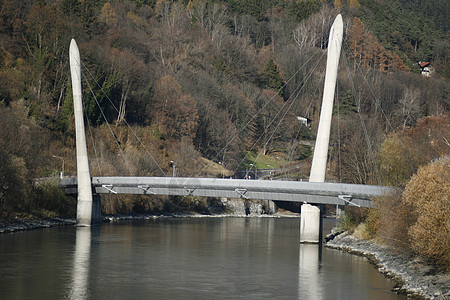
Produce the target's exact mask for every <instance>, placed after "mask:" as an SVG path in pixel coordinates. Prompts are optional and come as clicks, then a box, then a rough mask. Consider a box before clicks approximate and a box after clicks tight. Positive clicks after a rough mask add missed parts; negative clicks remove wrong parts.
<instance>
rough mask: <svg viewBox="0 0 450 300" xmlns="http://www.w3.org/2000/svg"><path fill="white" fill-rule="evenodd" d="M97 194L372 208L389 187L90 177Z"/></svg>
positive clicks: (64, 183)
mask: <svg viewBox="0 0 450 300" xmlns="http://www.w3.org/2000/svg"><path fill="white" fill-rule="evenodd" d="M60 186H61V188H62V189H63V190H64V191H65V193H67V194H76V193H77V178H64V179H62V180H61V183H60ZM92 190H93V193H97V194H138V195H174V196H199V197H215V198H221V197H223V198H242V199H259V200H274V201H290V202H307V203H313V204H314V203H315V204H334V205H353V206H358V207H371V206H372V201H371V198H373V197H377V196H381V195H383V194H386V193H388V192H389V191H391V190H392V188H391V187H385V186H373V185H360V184H344V183H329V182H325V183H324V182H301V181H281V180H244V179H222V178H220V179H219V178H187V177H92Z"/></svg>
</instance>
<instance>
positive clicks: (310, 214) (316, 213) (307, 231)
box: [300, 204, 322, 244]
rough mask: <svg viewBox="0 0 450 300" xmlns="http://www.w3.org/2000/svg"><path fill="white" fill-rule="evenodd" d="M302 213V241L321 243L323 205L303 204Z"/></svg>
mask: <svg viewBox="0 0 450 300" xmlns="http://www.w3.org/2000/svg"><path fill="white" fill-rule="evenodd" d="M300 214H301V216H300V243H314V244H317V243H320V242H321V241H322V207H321V206H315V205H311V204H303V205H302V207H301V212H300Z"/></svg>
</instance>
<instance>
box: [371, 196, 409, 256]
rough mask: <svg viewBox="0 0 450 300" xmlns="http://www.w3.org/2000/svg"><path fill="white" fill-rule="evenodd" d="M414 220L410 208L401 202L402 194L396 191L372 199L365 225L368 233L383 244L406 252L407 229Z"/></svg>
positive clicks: (407, 241) (407, 243)
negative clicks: (372, 202)
mask: <svg viewBox="0 0 450 300" xmlns="http://www.w3.org/2000/svg"><path fill="white" fill-rule="evenodd" d="M415 220H416V218H415V217H414V215H413V214H412V211H411V207H410V206H409V205H407V204H406V203H403V202H402V192H401V190H398V191H395V192H392V193H390V194H387V195H385V196H381V197H377V198H375V199H374V208H373V209H371V210H370V212H369V215H368V217H367V219H366V224H367V230H368V232H369V233H370V234H371V235H373V236H376V237H377V238H378V239H379V240H381V241H382V242H383V243H386V244H388V245H390V246H393V247H396V248H397V249H401V250H406V251H408V250H410V242H409V239H408V228H409V227H410V226H411V225H412V224H414V223H415Z"/></svg>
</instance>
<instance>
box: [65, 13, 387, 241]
mask: <svg viewBox="0 0 450 300" xmlns="http://www.w3.org/2000/svg"><path fill="white" fill-rule="evenodd" d="M342 29H343V25H342V17H341V15H338V16H337V17H336V20H335V21H334V23H333V26H332V27H331V31H330V39H329V43H328V45H329V48H328V60H327V75H326V77H325V92H324V99H323V105H322V111H321V117H320V118H321V119H320V123H319V134H318V138H317V139H318V140H317V142H316V147H315V152H314V159H313V166H312V170H311V177H310V181H311V182H299V181H278V180H276V181H270V180H243V179H222V178H221V179H219V178H180V177H93V178H91V177H90V173H89V162H88V156H87V145H86V137H85V131H84V121H83V110H82V97H81V95H82V94H81V67H80V66H81V61H80V54H79V50H78V47H77V44H76V42H75V40H72V41H71V44H70V50H69V56H70V69H71V76H72V89H73V98H74V113H75V127H76V151H77V178H63V179H62V180H61V184H60V186H61V188H62V189H63V190H64V191H65V192H66V193H68V194H78V199H77V201H78V202H77V224H79V225H84V226H90V225H91V224H93V223H96V222H98V221H99V220H100V218H101V216H100V201H96V202H95V201H93V196H92V192H94V193H96V194H153V195H179V196H204V197H225V198H242V199H261V200H274V201H293V202H307V203H312V204H334V205H336V204H338V205H354V206H360V207H371V200H370V199H371V198H372V197H375V196H381V195H384V194H385V193H387V192H389V191H391V190H392V188H391V187H382V186H369V185H357V184H341V183H324V179H325V170H326V158H327V153H328V142H329V133H330V126H331V112H332V107H333V97H334V89H335V85H336V76H337V63H338V61H339V56H340V49H341V43H342ZM325 102H326V104H325ZM322 118H323V119H324V120H323V121H322ZM323 124H325V125H323ZM327 128H328V129H327ZM318 149H319V150H318ZM316 152H317V154H316ZM316 156H317V157H318V158H316ZM316 173H317V174H319V175H314V174H316ZM313 181H315V182H313ZM303 206H305V207H306V205H302V207H303ZM308 207H309V204H308ZM312 215H314V218H315V219H312V220H311V221H308V220H307V218H310V216H311V211H308V213H307V214H306V213H305V215H303V214H302V225H301V226H304V225H303V223H305V224H306V225H307V226H306V227H304V228H303V227H301V235H302V232H303V235H304V237H305V238H304V239H303V241H305V242H313V243H315V242H318V240H317V238H316V237H312V238H310V237H308V234H309V233H308V232H309V229H311V228H312V227H314V228H313V231H314V233H313V235H316V234H317V232H318V231H320V227H319V228H316V227H317V226H316V225H313V226H312V227H311V226H309V225H308V224H316V223H317V214H316V213H315V212H314V209H313V214H312ZM307 216H308V217H307ZM318 217H319V218H320V213H319V215H318ZM302 228H303V229H302ZM300 240H301V241H302V237H301V239H300Z"/></svg>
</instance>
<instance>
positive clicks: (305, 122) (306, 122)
mask: <svg viewBox="0 0 450 300" xmlns="http://www.w3.org/2000/svg"><path fill="white" fill-rule="evenodd" d="M297 120H298V121H299V122H300V124H303V125H305V126H309V125H310V124H311V122H312V120H311V119H309V118H304V117H299V116H297Z"/></svg>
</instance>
